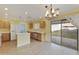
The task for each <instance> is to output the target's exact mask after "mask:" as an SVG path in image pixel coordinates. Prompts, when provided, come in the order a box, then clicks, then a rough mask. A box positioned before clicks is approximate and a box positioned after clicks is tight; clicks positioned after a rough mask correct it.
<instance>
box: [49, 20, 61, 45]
mask: <svg viewBox="0 0 79 59" xmlns="http://www.w3.org/2000/svg"><path fill="white" fill-rule="evenodd" d="M51 33H52V34H51V35H52V39H51V41H52V42H54V43H57V44H61V21H52V23H51Z"/></svg>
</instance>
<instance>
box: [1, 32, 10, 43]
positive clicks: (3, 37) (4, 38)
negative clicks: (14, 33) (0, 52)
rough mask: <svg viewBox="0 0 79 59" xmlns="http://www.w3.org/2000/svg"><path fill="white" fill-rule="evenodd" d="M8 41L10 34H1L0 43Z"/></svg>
mask: <svg viewBox="0 0 79 59" xmlns="http://www.w3.org/2000/svg"><path fill="white" fill-rule="evenodd" d="M5 41H10V33H2V42H5Z"/></svg>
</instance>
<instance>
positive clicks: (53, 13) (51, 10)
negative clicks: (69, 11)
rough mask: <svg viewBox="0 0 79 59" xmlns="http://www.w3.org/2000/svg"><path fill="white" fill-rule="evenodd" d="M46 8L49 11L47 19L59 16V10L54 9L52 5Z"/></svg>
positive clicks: (46, 15)
mask: <svg viewBox="0 0 79 59" xmlns="http://www.w3.org/2000/svg"><path fill="white" fill-rule="evenodd" d="M45 8H46V9H47V11H46V13H45V17H48V18H52V17H57V16H59V8H56V9H55V8H54V7H53V8H52V4H50V5H49V6H45Z"/></svg>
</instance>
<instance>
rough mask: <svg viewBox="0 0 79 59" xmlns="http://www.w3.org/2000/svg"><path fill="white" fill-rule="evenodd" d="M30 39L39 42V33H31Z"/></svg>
mask: <svg viewBox="0 0 79 59" xmlns="http://www.w3.org/2000/svg"><path fill="white" fill-rule="evenodd" d="M30 38H32V39H35V40H39V41H41V33H37V32H31V34H30Z"/></svg>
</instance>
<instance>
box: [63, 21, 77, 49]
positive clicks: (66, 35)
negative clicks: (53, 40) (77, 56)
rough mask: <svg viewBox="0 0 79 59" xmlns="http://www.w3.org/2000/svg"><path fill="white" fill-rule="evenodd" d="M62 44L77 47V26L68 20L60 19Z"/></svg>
mask: <svg viewBox="0 0 79 59" xmlns="http://www.w3.org/2000/svg"><path fill="white" fill-rule="evenodd" d="M62 45H64V46H67V47H70V48H74V49H77V28H76V27H75V26H74V25H72V24H71V23H70V22H66V21H64V22H63V21H62Z"/></svg>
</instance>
